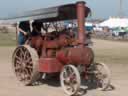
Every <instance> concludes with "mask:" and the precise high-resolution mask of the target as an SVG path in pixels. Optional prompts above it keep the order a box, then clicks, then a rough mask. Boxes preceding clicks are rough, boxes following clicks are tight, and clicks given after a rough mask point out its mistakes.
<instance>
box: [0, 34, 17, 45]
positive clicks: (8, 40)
mask: <svg viewBox="0 0 128 96" xmlns="http://www.w3.org/2000/svg"><path fill="white" fill-rule="evenodd" d="M15 44H16V34H15V33H14V32H12V33H11V32H9V33H2V32H0V46H14V45H15Z"/></svg>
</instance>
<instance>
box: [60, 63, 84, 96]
mask: <svg viewBox="0 0 128 96" xmlns="http://www.w3.org/2000/svg"><path fill="white" fill-rule="evenodd" d="M60 83H61V86H62V88H63V90H64V92H65V93H66V94H68V95H74V94H76V93H77V92H78V91H79V89H80V84H81V79H80V74H79V71H78V70H77V68H76V67H75V66H73V65H66V66H65V67H64V68H63V70H62V72H61V74H60Z"/></svg>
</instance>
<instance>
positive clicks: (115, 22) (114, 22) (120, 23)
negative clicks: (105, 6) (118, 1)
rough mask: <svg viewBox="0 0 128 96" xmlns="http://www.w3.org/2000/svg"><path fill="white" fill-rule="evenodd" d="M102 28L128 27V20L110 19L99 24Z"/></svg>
mask: <svg viewBox="0 0 128 96" xmlns="http://www.w3.org/2000/svg"><path fill="white" fill-rule="evenodd" d="M99 26H100V27H109V28H115V27H128V18H110V19H108V20H106V21H103V22H101V23H100V24H99Z"/></svg>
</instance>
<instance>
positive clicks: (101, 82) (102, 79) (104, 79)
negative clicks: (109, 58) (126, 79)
mask: <svg viewBox="0 0 128 96" xmlns="http://www.w3.org/2000/svg"><path fill="white" fill-rule="evenodd" d="M96 70H97V71H98V73H97V74H96V78H97V79H98V81H97V85H98V87H100V88H99V89H100V90H105V89H106V88H108V86H109V85H110V70H109V68H108V67H107V66H106V65H105V64H104V63H96Z"/></svg>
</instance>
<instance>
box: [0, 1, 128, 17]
mask: <svg viewBox="0 0 128 96" xmlns="http://www.w3.org/2000/svg"><path fill="white" fill-rule="evenodd" d="M76 1H81V0H0V17H7V16H12V15H13V14H16V13H22V12H24V11H29V10H34V9H39V8H47V7H52V6H57V5H61V4H67V3H75V2H76ZM83 1H86V3H87V6H89V7H90V8H91V10H92V16H91V17H90V18H94V19H95V18H98V19H100V18H102V19H105V18H109V17H110V16H118V14H119V11H118V10H119V0H83ZM122 1H123V4H122V5H123V8H122V9H123V15H124V16H126V17H128V6H127V5H128V0H122Z"/></svg>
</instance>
